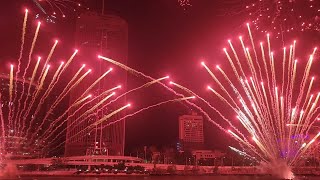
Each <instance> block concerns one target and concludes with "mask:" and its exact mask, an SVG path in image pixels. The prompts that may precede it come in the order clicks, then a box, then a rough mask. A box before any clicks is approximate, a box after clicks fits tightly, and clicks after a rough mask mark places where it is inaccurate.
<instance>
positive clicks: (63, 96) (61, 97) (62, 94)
mask: <svg viewBox="0 0 320 180" xmlns="http://www.w3.org/2000/svg"><path fill="white" fill-rule="evenodd" d="M90 72H91V69H89V70H88V71H87V72H86V73H84V74H83V75H82V76H81V77H80V78H79V79H78V80H77V81H76V82H75V83H74V84H73V85H72V86H71V87H70V88H68V90H67V91H65V89H66V88H65V89H64V91H63V92H64V93H61V94H60V95H59V96H58V98H57V99H56V101H55V102H54V103H53V104H52V106H51V107H50V109H49V110H48V112H47V113H46V115H45V117H44V118H43V120H42V122H41V124H40V125H39V127H38V130H39V129H40V128H41V127H42V126H43V125H44V123H45V122H46V121H45V120H46V119H47V118H48V117H49V115H50V114H51V113H52V111H53V110H54V109H55V108H56V106H57V105H58V104H59V103H60V102H61V100H62V99H64V98H65V97H66V96H67V95H68V93H69V92H70V91H71V90H72V89H74V88H75V87H76V86H77V85H79V83H80V82H81V81H82V80H83V79H84V78H85V77H86V76H87V75H88V74H89V73H90ZM33 120H34V119H32V120H31V121H33ZM31 125H32V124H31V122H30V123H29V128H28V129H27V131H26V132H27V133H26V135H28V134H29V131H30V130H31V127H32V126H31ZM38 130H37V131H36V132H38ZM36 132H35V133H33V134H32V135H31V139H32V138H34V136H35V135H36Z"/></svg>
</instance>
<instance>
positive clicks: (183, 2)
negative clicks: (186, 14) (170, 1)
mask: <svg viewBox="0 0 320 180" xmlns="http://www.w3.org/2000/svg"><path fill="white" fill-rule="evenodd" d="M178 3H179V5H180V6H181V7H183V9H184V10H186V8H187V7H188V6H192V5H191V2H190V0H178Z"/></svg>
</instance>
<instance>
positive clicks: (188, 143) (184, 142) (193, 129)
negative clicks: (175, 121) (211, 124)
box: [179, 112, 204, 151]
mask: <svg viewBox="0 0 320 180" xmlns="http://www.w3.org/2000/svg"><path fill="white" fill-rule="evenodd" d="M179 140H180V143H181V146H182V148H181V149H183V151H192V150H197V149H204V135H203V117H202V116H199V115H197V113H195V112H192V113H191V114H190V115H182V116H180V117H179Z"/></svg>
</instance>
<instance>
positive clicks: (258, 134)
mask: <svg viewBox="0 0 320 180" xmlns="http://www.w3.org/2000/svg"><path fill="white" fill-rule="evenodd" d="M247 27H248V32H249V38H250V41H251V44H252V48H253V52H254V56H255V58H251V57H252V56H251V54H250V51H249V50H248V48H246V46H245V44H244V42H243V40H242V37H240V43H241V46H242V49H243V56H244V57H245V60H246V63H247V65H248V67H249V73H247V74H252V77H250V78H249V80H247V79H246V76H247V74H246V73H245V72H246V71H245V70H244V69H243V68H242V67H244V64H243V63H242V62H241V61H240V58H239V56H238V53H237V52H236V51H235V49H234V48H233V46H232V44H231V41H230V40H229V41H228V42H229V45H230V49H231V50H232V52H233V54H234V57H231V56H230V55H229V54H228V52H227V49H224V51H225V54H226V56H227V59H228V61H229V64H230V65H231V67H232V71H233V72H234V75H235V77H236V80H237V81H233V80H232V78H230V77H229V76H228V75H227V74H226V73H225V72H224V71H223V70H222V68H220V67H219V66H218V67H217V69H218V71H219V72H220V73H221V75H222V77H224V79H225V80H226V81H224V82H227V85H224V84H222V83H221V80H219V78H218V77H217V76H216V75H214V74H213V73H212V72H211V71H210V69H209V68H208V67H207V66H206V65H205V64H204V63H203V66H204V67H205V69H206V70H207V71H208V73H209V75H210V76H211V77H212V78H213V79H214V81H215V82H216V83H217V84H218V85H219V86H218V87H219V88H220V89H221V90H222V92H223V93H222V94H220V93H218V92H217V91H214V90H213V89H212V88H210V90H211V91H212V92H214V95H215V96H217V97H218V98H219V99H220V100H221V101H222V102H224V103H226V104H227V105H228V106H229V107H230V109H231V110H233V111H234V113H236V115H237V117H238V119H239V120H240V122H241V124H242V126H243V127H244V128H245V129H246V130H247V133H249V134H250V135H251V136H252V141H248V142H247V141H245V139H244V138H241V137H239V136H236V138H237V139H238V141H239V142H242V141H244V142H247V143H243V145H246V146H247V148H251V147H255V149H256V150H257V151H256V152H258V154H255V157H257V156H256V155H258V159H261V160H264V161H266V162H271V161H276V160H277V159H285V160H286V163H287V164H288V165H294V164H295V163H296V162H297V159H299V157H301V156H302V155H303V154H304V153H305V152H306V151H307V150H308V148H309V147H310V146H311V145H312V143H313V142H314V141H315V140H316V139H317V138H318V136H319V135H320V134H317V135H316V136H315V137H314V138H313V139H312V140H311V141H309V142H308V143H306V141H307V140H306V139H300V140H298V145H297V143H296V140H294V139H292V138H291V137H292V136H293V135H296V134H309V130H310V127H311V126H312V124H313V123H314V122H315V118H316V117H318V115H319V114H318V113H317V110H316V105H317V104H318V101H319V98H320V94H318V96H317V97H316V98H315V99H314V98H313V97H314V96H313V95H312V94H311V95H310V93H311V91H312V87H313V81H314V78H311V81H310V82H309V84H308V81H309V75H310V70H311V66H312V61H313V57H314V56H315V52H316V49H314V51H313V52H312V54H311V55H310V58H309V60H308V63H307V65H306V67H305V70H304V73H303V76H302V79H301V81H299V79H298V78H297V69H298V66H297V61H296V60H295V46H296V41H294V43H293V45H291V46H290V52H289V55H286V48H284V49H283V59H282V63H281V64H282V68H280V69H279V71H281V70H282V72H281V77H282V78H281V83H282V84H281V85H280V88H279V87H278V86H277V84H278V83H279V82H277V81H276V80H277V79H278V78H277V74H280V72H279V73H276V68H275V67H276V65H275V57H274V54H273V52H272V51H271V43H270V39H269V35H267V41H268V53H267V54H266V55H265V53H264V47H263V43H260V49H261V58H260V57H258V56H257V51H256V50H255V46H254V40H253V36H252V34H251V31H250V27H249V25H247ZM267 59H269V63H267ZM259 64H262V66H261V67H262V68H261V67H260V65H259ZM263 69H264V70H263ZM262 70H263V71H262ZM270 72H271V73H270ZM286 73H287V75H286ZM263 79H266V81H267V82H266V83H264V82H263V81H264V80H263ZM279 79H280V78H279ZM237 83H238V84H239V85H238V84H237ZM307 84H308V85H307ZM227 86H230V87H231V89H232V91H231V90H229V89H228V88H227ZM296 86H298V87H299V90H300V91H299V93H297V97H296V98H294V96H293V94H294V93H295V92H294V91H295V90H294V88H295V87H296ZM233 94H234V95H235V97H234V95H233ZM235 99H238V100H240V101H239V102H240V104H241V106H239V105H238V103H237V102H236V101H235ZM250 105H251V106H250ZM220 116H221V115H220ZM287 123H290V124H295V123H296V124H298V126H286V124H287ZM302 124H304V126H300V125H302ZM231 132H232V131H229V133H230V134H231V135H232V136H235V134H234V133H233V132H232V133H231ZM299 144H300V145H299ZM284 152H287V153H284ZM249 155H251V154H250V153H249Z"/></svg>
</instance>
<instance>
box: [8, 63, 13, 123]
mask: <svg viewBox="0 0 320 180" xmlns="http://www.w3.org/2000/svg"><path fill="white" fill-rule="evenodd" d="M12 91H13V65H12V64H11V65H10V82H9V116H8V119H9V125H12V120H11V113H10V112H11V109H12Z"/></svg>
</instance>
